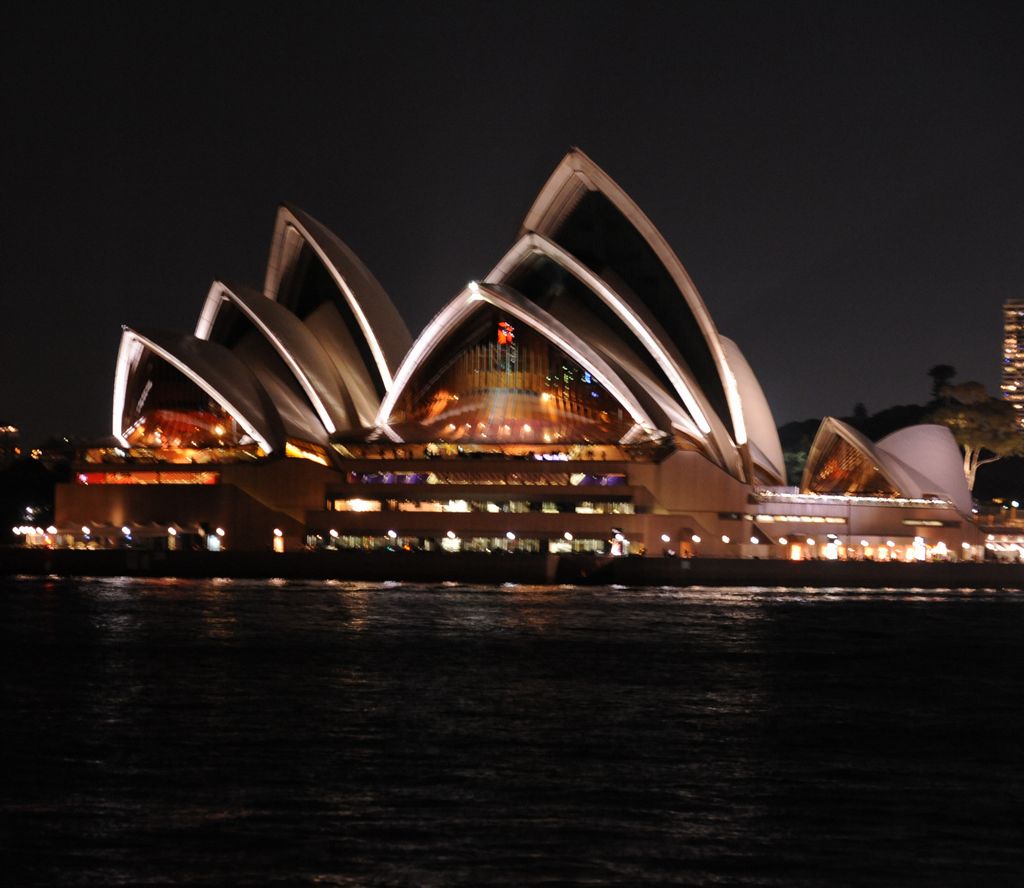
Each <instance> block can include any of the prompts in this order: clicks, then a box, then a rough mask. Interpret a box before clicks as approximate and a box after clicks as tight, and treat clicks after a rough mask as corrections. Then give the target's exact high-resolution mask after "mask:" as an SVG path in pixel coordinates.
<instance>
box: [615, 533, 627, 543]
mask: <svg viewBox="0 0 1024 888" xmlns="http://www.w3.org/2000/svg"><path fill="white" fill-rule="evenodd" d="M624 539H625V537H624V536H623V535H622V534H621V533H617V534H615V541H616V542H617V543H621V542H622V541H623V540H624Z"/></svg>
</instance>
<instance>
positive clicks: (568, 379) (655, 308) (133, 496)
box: [57, 150, 978, 558]
mask: <svg viewBox="0 0 1024 888" xmlns="http://www.w3.org/2000/svg"><path fill="white" fill-rule="evenodd" d="M116 367H117V369H116V372H115V384H114V398H113V408H114V409H113V417H112V422H113V427H112V431H113V435H114V439H115V440H114V443H112V444H111V446H108V447H97V448H94V449H93V450H91V451H87V452H85V453H84V454H83V460H82V463H81V464H80V466H79V471H78V474H77V481H76V483H74V484H71V485H66V486H65V487H64V488H62V490H61V491H59V493H58V507H57V513H58V521H59V524H60V529H61V531H62V533H64V534H65V535H66V536H67V537H68V538H69V539H71V540H73V541H74V542H76V543H77V544H82V543H83V542H84V539H83V535H84V536H88V538H89V540H91V541H92V543H93V544H97V545H98V544H100V543H99V541H100V540H103V541H104V544H114V543H120V544H125V542H126V539H127V538H129V537H130V538H131V540H132V544H133V545H138V544H141V540H143V539H144V538H146V537H149V538H150V539H151V541H152V543H153V544H155V545H162V544H164V543H166V544H171V543H173V545H175V546H180V545H183V544H184V543H185V542H186V541H188V544H190V545H207V546H208V547H209V545H210V544H211V543H212V544H214V545H215V546H222V545H223V546H234V547H236V548H267V547H270V546H271V545H274V546H275V547H281V546H284V547H286V548H289V547H295V546H302V545H308V546H315V547H327V548H356V549H362V548H392V549H443V550H447V551H452V552H456V551H510V550H514V551H519V552H523V551H526V552H550V553H558V552H601V553H606V554H644V553H646V554H653V555H661V554H667V553H673V554H682V555H718V556H757V557H793V558H805V557H819V556H821V555H824V556H825V557H879V558H917V557H919V556H921V553H922V552H923V553H924V556H928V555H932V556H935V557H947V556H948V557H963V555H964V554H965V553H970V554H972V555H977V553H978V549H977V544H978V535H977V531H976V529H975V528H974V526H973V524H972V523H971V522H970V520H969V517H968V516H969V514H970V498H969V496H966V497H965V495H964V494H965V490H966V487H965V484H964V481H963V477H962V474H960V475H959V481H957V480H956V477H954V474H951V473H950V472H949V466H950V465H953V464H954V463H956V464H958V461H959V456H958V451H957V449H956V445H955V443H954V442H953V440H952V438H951V436H949V433H948V431H945V430H937V429H936V427H931V426H927V427H916V429H911V430H904V432H903V433H899V435H896V436H890V438H888V439H885V441H882V442H878V444H872V443H871V442H867V441H866V440H864V439H861V438H860V437H859V436H857V434H856V433H855V432H854V431H853V430H852V429H849V428H848V427H846V426H844V425H843V424H842V423H838V422H837V421H835V420H826V422H825V423H823V426H822V431H821V432H820V433H819V436H818V440H816V442H815V447H814V448H813V449H812V453H811V455H810V458H809V459H808V470H807V473H806V474H805V476H804V481H803V485H802V487H801V488H800V489H797V488H789V487H786V486H785V485H786V477H785V467H784V462H783V455H782V448H781V446H780V443H779V438H778V434H777V431H776V427H775V422H774V419H773V417H772V413H771V410H770V408H769V405H768V403H767V400H766V398H765V396H764V393H763V391H762V390H761V387H760V385H759V383H758V381H757V378H756V376H755V374H754V372H753V370H752V369H751V367H750V366H749V364H748V363H747V361H746V360H745V358H744V356H743V354H742V352H741V351H740V348H739V346H738V345H737V344H736V343H735V342H733V341H732V340H730V339H728V338H726V337H724V336H722V335H721V334H720V333H719V331H718V330H717V328H716V326H715V324H714V321H713V320H712V318H711V315H710V313H709V312H708V310H707V307H706V306H705V304H704V301H703V299H702V298H701V296H700V294H699V292H698V291H697V288H696V287H695V285H694V284H693V282H692V280H691V279H690V277H689V275H688V274H687V272H686V270H685V268H684V267H683V266H682V264H681V263H680V261H679V259H678V258H677V257H676V255H675V253H674V252H673V251H672V250H671V248H670V247H669V246H668V244H667V243H666V242H665V240H664V238H663V237H662V236H661V234H660V233H659V232H658V231H657V229H655V227H654V226H653V224H652V223H651V222H650V220H649V219H648V218H647V217H646V216H645V215H644V214H643V212H642V211H641V210H640V209H639V207H637V206H636V204H635V203H633V201H632V200H631V199H630V198H629V196H628V195H626V193H625V192H624V191H623V190H622V189H621V188H620V187H619V186H618V185H617V184H616V183H615V182H613V181H612V180H611V179H610V178H609V177H608V176H607V174H606V173H605V172H604V171H603V170H601V169H600V168H599V167H598V166H597V165H596V164H594V163H593V161H591V160H590V159H589V158H588V157H587V156H586V155H584V154H583V153H582V152H580V151H577V150H574V151H570V152H569V153H568V154H567V155H566V156H565V158H563V160H562V161H561V163H560V164H559V165H558V167H557V168H556V169H555V171H554V173H553V174H552V175H551V177H550V178H549V180H548V182H547V183H546V184H545V185H544V187H543V188H542V189H541V191H540V193H539V194H538V196H537V198H536V200H535V201H534V203H533V205H532V207H531V208H530V210H529V211H528V212H527V214H526V217H525V219H524V221H523V225H522V227H521V229H520V231H519V234H518V237H517V239H516V240H515V242H514V243H513V245H512V247H511V248H510V249H509V250H508V251H507V252H506V253H505V255H504V256H503V257H502V258H501V259H500V260H499V261H498V263H497V264H496V265H495V267H494V268H493V269H492V271H491V272H490V273H489V274H488V275H486V276H485V277H484V278H483V279H482V280H480V281H474V282H472V283H470V284H469V285H467V287H466V288H465V289H464V290H463V291H462V292H460V293H459V294H458V295H456V296H455V298H454V299H452V300H451V301H450V302H449V303H448V304H447V305H446V306H444V307H443V308H442V309H441V311H439V312H438V314H437V315H436V316H435V317H434V318H433V319H432V320H431V321H430V323H428V324H427V326H426V327H425V328H424V330H423V331H422V332H421V333H420V334H419V335H418V336H417V337H416V338H415V339H412V338H411V337H410V336H409V334H408V331H407V330H406V327H405V325H404V323H403V322H402V320H401V318H400V317H399V315H398V312H397V311H396V310H395V308H394V307H393V305H392V303H391V301H390V300H389V298H388V296H387V294H386V293H384V291H383V289H382V288H381V287H380V285H379V284H378V283H377V281H376V279H375V278H374V277H373V275H372V274H371V273H370V272H369V270H368V269H366V267H365V266H364V265H363V264H362V263H361V262H360V261H359V259H358V258H357V257H355V256H354V254H352V252H351V251H350V250H349V249H348V248H347V247H346V246H345V245H344V244H343V243H342V242H341V241H340V240H338V239H337V237H335V235H333V234H332V233H331V232H329V231H327V229H325V228H324V227H323V226H322V225H320V224H319V223H318V222H316V220H314V219H312V218H311V217H309V216H308V215H306V214H304V213H302V212H301V211H299V210H297V209H295V208H291V207H283V208H282V209H281V210H280V211H279V213H278V218H277V222H276V225H275V229H274V235H273V239H272V244H271V250H270V260H269V262H268V267H267V274H266V279H265V281H264V286H263V289H262V291H255V290H251V289H248V288H245V287H241V286H238V285H234V284H227V283H223V282H215V283H214V284H213V286H212V287H211V289H210V291H209V294H208V296H207V299H206V302H205V303H204V305H203V308H202V310H201V312H200V317H199V321H198V324H197V326H196V329H195V331H194V333H193V334H191V335H183V334H175V333H168V332H164V331H142V330H132V329H127V328H126V329H125V331H124V334H123V337H122V341H121V347H120V351H119V355H118V359H117V365H116ZM900 435H902V436H903V437H900ZM922 448H924V449H923V450H922ZM922 453H926V454H927V459H925V461H924V463H925V464H922V461H921V458H920V454H922ZM170 528H173V530H174V533H173V534H169V529H170ZM86 529H88V534H86V533H85V531H86ZM216 529H220V531H221V533H219V534H218V533H216ZM214 536H216V537H217V539H216V540H214V539H213V537H214ZM169 537H173V539H170V538H169Z"/></svg>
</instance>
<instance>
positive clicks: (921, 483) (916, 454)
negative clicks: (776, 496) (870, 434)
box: [801, 416, 971, 514]
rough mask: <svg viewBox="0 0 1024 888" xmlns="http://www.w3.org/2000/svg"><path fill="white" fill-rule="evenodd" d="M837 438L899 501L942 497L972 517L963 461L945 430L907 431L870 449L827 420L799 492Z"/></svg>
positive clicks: (858, 435) (841, 424)
mask: <svg viewBox="0 0 1024 888" xmlns="http://www.w3.org/2000/svg"><path fill="white" fill-rule="evenodd" d="M836 437H839V438H842V439H843V440H845V441H846V442H847V443H848V444H850V445H851V446H853V447H854V448H855V449H856V450H858V451H859V452H860V453H861V454H862V455H863V456H864V458H865V459H866V460H868V461H870V462H871V463H872V464H873V465H874V466H875V468H876V469H877V470H878V471H879V472H880V473H881V474H882V475H883V477H885V478H886V479H887V480H888V481H889V483H891V484H892V486H893V487H894V488H895V489H896V490H898V491H899V492H900V494H901V495H902V496H905V497H909V498H912V499H930V498H932V497H940V498H942V499H946V500H948V501H949V502H951V503H952V504H953V505H954V506H955V507H956V508H957V509H958V510H959V511H960V512H963V513H965V514H967V513H970V511H971V495H970V491H969V490H968V489H967V482H966V479H965V478H964V474H963V458H962V457H961V455H960V449H959V447H958V446H957V444H956V441H955V440H954V438H953V435H952V433H951V432H950V431H949V429H947V428H945V427H944V426H938V425H930V424H924V425H914V426H908V427H907V428H905V429H900V430H899V431H897V432H893V433H892V434H891V435H888V436H886V437H885V438H883V439H882V440H881V441H879V442H877V443H872V442H871V441H870V440H869V439H868V438H866V437H865V436H864V435H863V434H861V433H860V432H858V431H857V430H856V429H854V428H853V427H851V426H849V425H847V424H846V423H845V422H842V421H841V420H838V419H836V418H835V417H834V416H826V417H825V418H824V419H823V420H822V422H821V426H820V427H819V428H818V433H817V434H816V435H815V437H814V442H813V443H812V444H811V449H810V451H809V452H808V455H807V465H806V466H805V468H804V477H803V483H802V485H801V486H802V487H805V488H806V487H808V485H809V481H810V479H811V478H812V477H813V475H814V474H815V472H816V471H817V464H818V462H819V460H820V458H821V457H822V455H823V454H824V453H825V451H826V449H827V446H828V444H829V442H830V441H832V440H834V439H835V438H836Z"/></svg>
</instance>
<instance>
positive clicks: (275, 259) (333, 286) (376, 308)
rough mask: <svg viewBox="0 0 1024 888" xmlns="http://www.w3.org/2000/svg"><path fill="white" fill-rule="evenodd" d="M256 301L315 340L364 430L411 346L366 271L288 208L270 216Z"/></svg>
mask: <svg viewBox="0 0 1024 888" xmlns="http://www.w3.org/2000/svg"><path fill="white" fill-rule="evenodd" d="M264 294H265V295H266V296H267V297H269V298H270V299H272V300H275V301H277V302H280V303H281V304H282V305H284V306H285V307H286V308H288V309H289V310H290V311H292V312H293V313H295V314H296V315H297V316H298V317H299V319H300V320H301V321H303V322H304V323H305V324H306V325H307V326H308V327H309V328H310V331H311V332H312V333H313V335H314V336H316V338H317V339H319V340H320V342H321V344H322V345H323V346H324V349H325V350H326V352H327V353H328V354H329V355H330V357H331V360H332V361H334V363H335V365H336V367H337V369H338V372H339V374H340V375H341V377H342V379H344V381H345V384H346V386H347V388H348V391H349V394H350V396H351V398H352V401H353V403H354V405H355V408H356V411H357V413H358V419H359V423H358V424H359V425H369V424H370V423H371V422H372V419H373V417H374V416H375V415H376V413H377V410H378V408H379V406H380V401H381V399H382V398H383V397H384V394H385V393H386V392H387V390H388V389H389V388H390V387H391V384H392V381H393V378H394V373H395V371H396V370H397V368H398V365H399V364H400V363H401V361H402V358H403V357H404V355H405V353H406V351H408V349H409V346H410V344H411V338H410V336H409V331H408V328H407V327H406V325H405V322H404V321H403V320H402V318H401V316H400V315H399V314H398V312H397V310H396V309H395V307H394V305H392V303H391V300H390V299H389V298H388V295H387V293H386V292H385V291H384V288H383V287H381V285H380V283H379V282H378V281H377V279H376V278H375V277H374V276H373V274H372V273H371V272H370V270H369V269H368V268H367V267H366V266H365V265H364V264H363V263H362V261H360V259H359V257H358V256H356V255H355V253H353V252H352V250H350V249H349V248H348V247H347V246H346V245H345V244H344V243H343V242H342V241H341V240H340V239H339V238H338V237H337V236H336V235H335V234H334V233H333V232H331V231H330V230H328V229H327V228H326V227H324V226H323V225H322V224H321V223H319V222H318V221H317V220H316V219H314V218H313V217H312V216H310V215H308V214H307V213H304V212H303V211H302V210H299V209H297V208H295V207H291V206H287V205H282V206H281V207H280V208H279V210H278V214H277V221H276V223H275V226H274V236H273V240H272V243H271V249H270V259H269V261H268V263H267V273H266V280H265V283H264Z"/></svg>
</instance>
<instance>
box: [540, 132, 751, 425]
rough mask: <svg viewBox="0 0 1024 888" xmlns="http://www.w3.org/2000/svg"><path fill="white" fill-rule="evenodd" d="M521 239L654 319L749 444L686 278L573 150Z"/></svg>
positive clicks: (643, 219)
mask: <svg viewBox="0 0 1024 888" xmlns="http://www.w3.org/2000/svg"><path fill="white" fill-rule="evenodd" d="M522 231H523V233H527V232H531V231H532V232H537V233H539V234H542V235H544V236H545V237H547V238H548V239H549V240H552V241H554V242H555V243H557V244H558V245H559V246H561V247H562V248H563V249H565V250H566V251H567V252H569V253H571V254H572V255H574V256H575V257H576V258H577V259H579V260H580V261H582V262H583V263H584V264H586V265H588V266H589V267H590V268H591V269H592V270H593V271H594V272H596V273H597V274H599V275H600V276H601V277H602V278H604V279H605V280H606V281H607V282H608V283H609V284H610V285H611V286H612V287H613V289H614V290H615V291H616V292H617V293H618V294H619V295H620V296H621V297H622V298H624V299H627V300H631V301H634V302H635V304H643V305H645V306H646V307H647V309H648V310H649V311H650V312H651V313H652V314H653V315H654V316H655V317H658V318H659V319H660V320H661V321H662V323H663V325H664V327H665V330H666V333H667V335H668V336H669V337H670V338H671V340H672V341H673V342H674V344H675V345H676V347H677V348H678V350H679V352H680V353H681V355H682V356H683V358H684V359H685V361H686V363H687V364H688V366H689V368H690V371H691V375H692V377H693V378H694V379H696V380H697V382H698V383H699V387H700V390H701V391H702V392H703V394H704V396H705V397H706V398H707V399H708V401H709V402H710V403H711V404H712V405H713V406H714V408H715V410H716V411H717V412H718V413H719V415H720V417H721V418H722V419H723V420H726V421H728V422H729V423H730V426H731V428H732V437H733V439H734V441H735V443H736V444H737V445H743V444H745V443H746V441H747V432H746V426H745V423H744V417H743V410H742V405H741V398H740V394H739V391H738V390H737V386H736V381H735V379H734V376H733V372H732V371H731V369H730V367H729V362H728V357H727V355H726V352H725V347H724V346H723V344H722V342H721V340H720V338H719V335H718V331H717V330H716V329H715V325H714V322H713V321H712V319H711V316H710V314H709V313H708V311H707V308H706V306H705V305H704V301H703V299H702V298H701V296H700V293H699V292H698V290H697V288H696V286H695V285H694V283H693V281H692V280H691V279H690V276H689V274H688V273H687V272H686V269H685V268H684V267H683V265H682V263H681V262H680V261H679V259H678V257H677V256H676V255H675V253H674V252H673V251H672V249H671V247H669V245H668V243H667V242H666V241H665V239H664V237H662V235H661V233H660V232H659V231H658V230H657V229H656V228H655V227H654V225H653V224H652V223H651V221H650V219H648V218H647V216H646V215H645V214H644V213H643V212H642V211H641V210H640V208H639V207H638V206H637V205H636V204H635V203H634V202H633V200H632V199H631V198H630V197H629V196H628V195H627V194H626V193H625V192H624V191H623V190H622V189H621V188H620V187H619V186H618V185H617V184H616V183H615V182H614V181H613V180H612V179H611V177H609V176H608V175H607V174H606V173H605V172H604V171H603V170H602V169H601V168H600V167H599V166H598V165H597V164H595V163H594V162H593V161H592V160H591V159H590V158H589V157H587V155H586V154H584V153H583V152H582V151H580V150H579V149H573V150H572V151H570V152H569V153H568V154H567V155H566V156H565V157H564V158H563V159H562V161H561V163H560V164H559V165H558V167H557V168H556V169H555V171H554V173H552V175H551V177H550V178H549V179H548V181H547V183H546V184H545V185H544V187H543V189H542V190H541V192H540V194H539V195H538V196H537V199H536V200H535V201H534V204H533V206H532V207H531V208H530V210H529V212H528V213H527V214H526V218H525V219H524V221H523V227H522Z"/></svg>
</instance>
